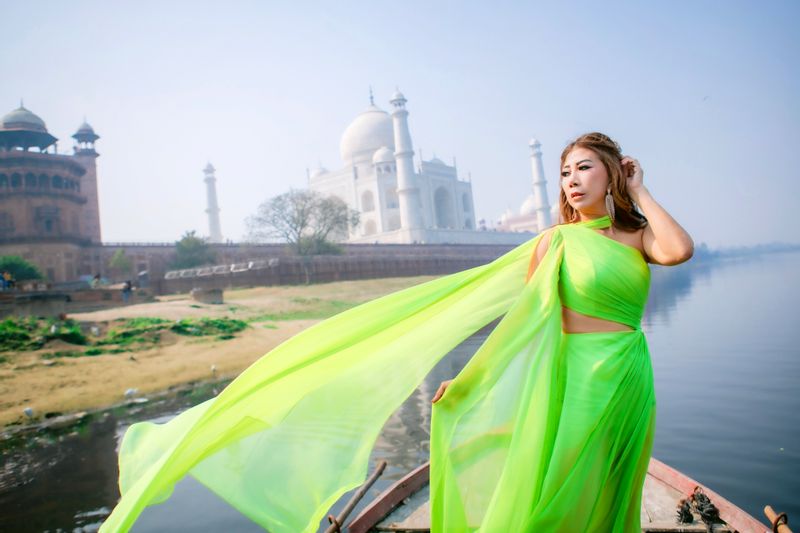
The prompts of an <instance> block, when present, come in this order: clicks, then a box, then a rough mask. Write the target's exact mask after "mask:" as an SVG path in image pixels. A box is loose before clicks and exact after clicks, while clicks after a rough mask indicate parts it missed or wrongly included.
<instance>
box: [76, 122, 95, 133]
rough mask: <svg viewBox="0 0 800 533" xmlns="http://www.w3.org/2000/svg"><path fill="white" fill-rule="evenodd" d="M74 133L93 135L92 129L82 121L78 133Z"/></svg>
mask: <svg viewBox="0 0 800 533" xmlns="http://www.w3.org/2000/svg"><path fill="white" fill-rule="evenodd" d="M75 133H94V128H93V127H92V126H90V125H89V123H88V122H86V121H85V120H84V121H83V124H81V126H80V127H79V128H78V131H76V132H75Z"/></svg>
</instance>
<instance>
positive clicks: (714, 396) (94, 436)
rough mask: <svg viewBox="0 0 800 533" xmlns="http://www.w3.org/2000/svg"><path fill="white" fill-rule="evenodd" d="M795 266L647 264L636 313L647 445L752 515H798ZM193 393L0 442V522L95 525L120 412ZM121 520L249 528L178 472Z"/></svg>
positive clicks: (423, 441) (403, 433) (109, 483)
mask: <svg viewBox="0 0 800 533" xmlns="http://www.w3.org/2000/svg"><path fill="white" fill-rule="evenodd" d="M798 270H800V254H775V255H767V256H763V257H760V258H759V257H751V258H745V259H739V260H729V261H725V262H714V263H706V264H690V265H686V266H681V267H677V268H671V269H655V270H654V273H653V287H652V291H651V299H650V304H649V306H648V311H647V314H646V317H645V324H644V328H645V332H646V334H647V337H648V341H649V343H650V351H651V355H652V358H653V366H654V371H655V377H656V393H657V401H658V415H657V416H658V421H657V433H656V442H655V449H654V452H653V455H654V456H655V457H657V458H659V459H661V460H662V461H664V462H666V463H667V464H669V465H671V466H673V467H675V468H677V469H678V470H680V471H682V472H684V473H686V474H687V475H689V476H691V477H693V478H695V479H697V480H698V481H700V482H702V483H704V484H706V485H708V486H709V487H711V488H713V489H714V490H716V491H717V492H719V493H721V494H722V495H724V496H725V497H726V498H728V499H729V500H731V501H732V502H734V503H735V504H737V505H739V506H740V507H742V508H744V509H745V510H746V511H748V512H749V513H750V514H752V515H753V516H755V517H756V518H759V519H761V518H762V510H761V509H762V508H763V506H764V505H766V504H771V505H772V506H773V507H774V508H776V509H778V510H781V511H786V512H788V513H789V515H790V516H791V517H792V518H795V520H796V519H798V518H800V501H799V498H798V496H797V495H800V446H799V445H798V444H799V442H798V441H800V439H799V438H798V437H800V425H798V418H799V417H798V413H800V394H798V386H797V383H798V381H799V380H800V348H798V347H799V346H800V321H798V320H797V316H798V313H797V310H796V306H797V305H798V302H800V282H798V279H797V276H796V272H798ZM488 333H489V330H488V329H486V330H484V331H482V332H479V333H478V334H476V335H475V336H473V337H471V338H470V339H468V340H467V341H465V342H464V343H463V344H462V345H460V346H459V347H458V348H457V349H456V350H454V352H453V353H452V354H451V355H450V356H448V357H447V358H445V359H444V360H443V361H442V362H441V363H440V364H439V365H438V366H437V367H436V368H435V369H434V370H433V372H432V373H431V375H430V376H429V377H428V378H427V379H426V381H425V382H424V383H423V384H422V385H421V386H420V388H419V389H418V390H417V391H416V392H415V393H414V394H413V395H412V396H411V397H410V398H409V399H408V400H407V401H406V402H405V403H404V404H403V406H402V407H401V408H400V409H399V410H398V411H397V412H396V413H395V414H394V415H393V416H392V418H391V419H390V420H389V421H388V423H387V424H386V427H385V428H384V431H383V434H382V436H381V438H380V439H379V441H378V443H377V445H376V447H375V450H374V452H373V464H374V462H375V461H376V460H377V459H383V458H385V459H387V460H388V461H389V467H388V468H387V470H386V472H385V473H384V475H383V476H382V478H381V479H380V480H379V481H378V483H377V484H376V485H375V486H374V487H373V489H371V491H370V493H369V494H368V496H367V498H369V496H373V495H376V494H377V493H378V492H379V491H381V490H383V489H384V488H386V487H387V486H388V485H389V484H390V483H391V482H393V481H394V480H396V479H398V478H399V477H400V476H402V475H403V474H404V473H405V472H407V471H408V470H410V469H412V468H413V467H415V466H417V465H418V464H420V463H421V462H423V461H425V460H427V456H428V437H429V433H428V428H429V425H430V403H429V400H430V398H431V396H432V395H433V392H434V391H435V390H436V387H437V386H438V384H439V382H440V381H442V380H444V379H448V378H450V377H452V376H453V375H455V374H456V373H457V372H458V370H459V369H460V368H461V366H463V364H464V363H465V362H466V361H467V360H468V359H469V357H470V356H471V355H472V354H473V353H474V352H475V350H476V349H477V348H478V346H480V344H481V343H482V342H483V340H484V339H485V338H486V336H487V335H488ZM200 398H201V396H196V397H194V398H179V399H176V400H172V401H168V402H164V403H163V404H162V405H153V406H149V407H148V410H147V411H144V412H141V413H139V414H138V415H134V416H133V417H131V416H126V417H125V418H117V417H115V416H114V415H110V416H108V417H106V418H104V419H102V420H101V421H98V422H96V423H93V424H91V425H89V426H87V427H85V428H82V429H81V430H80V431H79V432H77V434H74V435H68V436H65V437H63V438H62V440H61V441H60V442H59V443H58V444H57V445H46V444H44V443H43V444H41V445H33V446H31V447H30V448H29V449H27V450H23V451H19V452H14V453H9V454H6V456H5V457H3V460H2V465H0V531H21V532H24V531H58V530H63V531H94V530H96V529H97V527H99V523H100V522H101V521H102V519H103V517H104V516H106V515H107V513H108V512H109V511H110V509H111V508H112V507H113V505H114V503H115V501H116V499H117V497H118V493H117V488H116V477H117V470H116V453H115V450H116V446H117V443H118V440H119V438H120V437H121V435H122V434H123V433H124V431H125V429H126V428H127V426H128V425H129V424H130V423H131V421H133V420H137V419H142V418H150V419H156V420H167V419H169V418H170V417H171V416H173V415H174V413H175V412H178V411H180V410H182V409H184V408H185V407H186V406H188V405H190V404H192V403H193V402H196V401H199V399H200ZM351 516H354V515H351ZM134 531H136V532H156V531H207V532H212V531H214V532H216V531H231V532H236V531H242V532H245V531H261V529H260V528H259V527H258V526H256V525H254V524H253V523H251V522H250V521H249V520H247V519H246V518H244V517H242V516H241V515H239V514H238V513H237V512H236V511H234V510H232V509H231V508H229V507H228V506H227V504H225V503H224V502H222V501H221V500H220V499H218V498H217V497H215V496H213V495H212V494H211V493H209V492H208V491H207V490H206V489H205V488H204V487H203V486H201V485H199V484H198V483H196V482H193V481H191V480H184V481H182V482H181V483H179V485H178V486H177V487H176V490H175V493H174V494H173V497H172V498H171V499H170V500H169V501H168V502H167V503H165V504H163V505H159V506H155V507H151V508H148V509H147V510H146V511H145V512H144V514H143V515H142V517H141V518H140V520H139V522H138V523H137V525H136V527H135V528H134Z"/></svg>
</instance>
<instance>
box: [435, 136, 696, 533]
mask: <svg viewBox="0 0 800 533" xmlns="http://www.w3.org/2000/svg"><path fill="white" fill-rule="evenodd" d="M642 178H643V172H642V169H641V166H640V165H639V163H638V161H636V160H635V159H633V158H630V157H623V156H622V154H621V153H620V149H619V146H618V145H617V144H616V143H615V142H614V141H612V140H611V139H610V138H608V137H607V136H606V135H603V134H600V133H589V134H586V135H582V136H581V137H579V138H578V139H577V140H575V141H574V142H572V143H570V144H569V145H568V146H567V147H566V148H565V149H564V151H563V153H562V154H561V193H560V210H561V216H562V218H563V220H565V221H568V223H567V224H565V225H561V226H556V227H555V228H551V230H549V231H547V232H545V233H544V235H543V236H542V238H540V239H539V240H538V243H537V246H536V248H535V251H534V254H533V257H532V259H531V264H530V267H529V271H528V277H529V278H532V280H531V281H530V282H529V284H528V286H527V287H531V288H532V289H533V292H532V294H531V296H530V297H527V298H526V297H524V296H523V297H521V300H522V301H526V300H527V301H529V302H530V307H529V308H526V309H525V310H524V311H516V310H515V309H512V310H511V311H509V315H507V318H506V320H504V322H505V321H507V320H513V319H512V318H511V316H513V315H514V314H518V315H519V316H520V317H521V319H523V320H524V318H525V316H526V315H527V316H528V317H530V318H531V320H530V328H529V330H528V332H527V334H525V335H523V336H522V337H523V338H522V339H516V342H517V344H516V345H515V346H513V347H509V348H508V349H506V350H504V349H503V347H499V346H498V347H494V348H490V349H487V350H486V351H485V353H481V352H482V351H484V350H483V347H482V348H481V351H479V352H478V353H477V354H476V355H475V357H474V358H473V359H472V360H471V361H470V362H469V364H468V365H467V366H466V367H465V369H464V370H463V371H462V373H461V374H459V376H458V378H457V379H456V380H455V381H454V382H452V384H451V382H450V381H446V382H443V383H442V384H441V386H440V387H439V390H438V391H437V392H436V394H435V396H434V398H433V402H434V403H435V405H434V410H433V421H432V426H433V432H432V435H431V505H432V519H433V529H435V530H439V531H467V530H473V529H476V528H478V527H480V529H481V530H482V531H501V530H503V531H598V532H607V531H614V532H616V531H640V530H641V526H640V505H641V491H642V485H643V483H644V478H645V475H646V473H647V465H648V462H649V458H650V450H651V447H652V440H653V430H654V415H655V398H654V394H653V380H652V370H651V367H650V360H649V354H648V352H647V345H646V342H645V340H644V336H643V335H642V333H641V330H640V329H639V326H640V321H641V317H642V312H643V310H644V304H645V301H646V299H647V290H648V286H649V269H648V268H647V266H646V264H645V262H646V261H647V262H651V263H658V264H662V265H675V264H678V263H681V262H684V261H686V260H688V259H689V258H690V257H691V255H692V251H693V244H692V240H691V238H690V237H689V235H688V234H687V233H686V231H684V230H683V228H681V227H680V225H678V223H677V222H675V220H674V219H673V218H672V217H671V216H670V215H669V214H668V213H667V212H666V211H665V210H664V209H663V208H662V207H661V206H659V205H658V204H657V203H656V202H655V200H654V199H653V197H652V196H651V195H650V193H649V192H648V191H647V189H646V188H645V187H644V185H643V183H642ZM634 204H635V205H638V206H639V209H641V213H640V212H639V211H637V210H636V209H635V208H634ZM539 269H544V270H545V272H539ZM540 274H542V276H540ZM537 276H538V278H537ZM527 287H526V288H527ZM502 326H503V324H501V325H500V326H498V328H501V327H502ZM512 327H513V326H512ZM559 330H560V331H559ZM487 344H490V343H489V341H488V340H487ZM445 392H446V394H445Z"/></svg>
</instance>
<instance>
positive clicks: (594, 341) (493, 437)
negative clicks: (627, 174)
mask: <svg viewBox="0 0 800 533" xmlns="http://www.w3.org/2000/svg"><path fill="white" fill-rule="evenodd" d="M607 222H608V221H607V219H606V220H605V224H607ZM603 223H604V222H602V221H600V222H594V223H591V224H589V225H585V227H582V228H580V231H578V230H577V229H576V233H574V234H573V233H569V232H566V233H565V235H566V238H565V237H564V236H562V233H563V232H560V231H556V232H554V238H553V239H552V240H551V243H550V247H549V249H548V252H547V254H546V255H545V258H544V260H543V261H542V264H540V266H539V268H538V269H537V271H536V273H535V275H534V276H533V278H531V280H530V281H529V282H526V272H527V269H528V264H529V261H530V258H531V255H532V253H533V250H534V249H535V246H536V245H537V243H538V241H539V238H540V237H537V238H536V239H532V240H531V241H528V242H526V243H525V244H522V245H520V246H518V247H516V248H515V249H513V250H512V251H510V252H508V253H507V254H505V255H503V256H502V257H500V258H498V259H497V260H495V261H493V262H491V263H489V264H487V265H484V266H481V267H477V268H473V269H469V270H465V271H462V272H458V273H455V274H452V275H449V276H444V277H441V278H438V279H435V280H433V281H430V282H427V283H423V284H420V285H417V286H415V287H411V288H409V289H405V290H402V291H398V292H395V293H392V294H389V295H387V296H384V297H382V298H378V299H376V300H373V301H371V302H367V303H365V304H363V305H360V306H358V307H355V308H353V309H350V310H348V311H345V312H343V313H341V314H339V315H336V316H334V317H331V318H329V319H327V320H325V321H323V322H320V323H318V324H316V325H314V326H312V327H310V328H308V329H307V330H305V331H303V332H301V333H299V334H297V335H295V336H294V337H292V338H290V339H288V340H287V341H285V342H284V343H282V344H281V345H279V346H278V347H276V348H275V349H273V350H272V351H270V352H269V353H267V354H266V355H265V356H263V357H262V358H261V359H259V360H258V361H257V362H256V363H254V364H253V365H252V366H251V367H250V368H248V369H247V370H245V371H244V372H243V373H242V374H241V375H240V376H239V377H238V378H237V379H236V380H234V381H233V382H232V383H231V384H230V385H229V386H228V387H227V388H226V389H225V390H224V391H222V393H220V395H219V396H217V397H216V398H214V399H212V400H209V401H207V402H204V403H203V404H200V405H198V406H196V407H194V408H191V409H189V410H187V411H185V412H184V413H182V414H181V415H179V416H178V417H176V418H175V419H173V420H171V421H170V422H168V423H166V424H152V423H140V424H135V425H133V426H131V428H130V429H129V430H128V431H127V433H126V434H125V437H124V439H123V442H122V445H121V448H120V456H119V461H120V491H121V493H122V498H121V500H120V502H119V503H118V505H117V506H116V508H115V509H114V511H113V512H112V514H111V516H110V517H109V518H108V520H106V522H105V523H104V524H103V526H102V528H101V531H127V530H128V529H129V528H130V527H131V525H132V524H133V523H134V522H135V520H136V518H137V517H138V515H139V514H140V513H141V512H142V510H143V509H144V508H145V507H146V506H148V505H152V504H156V503H159V502H161V501H163V500H165V499H166V498H168V497H169V495H170V493H171V491H172V489H173V487H174V484H175V483H176V482H177V481H179V480H180V479H181V478H182V477H183V476H185V475H187V474H190V475H192V476H193V477H195V478H196V479H198V480H199V481H200V482H201V483H203V484H204V485H206V486H207V487H208V488H209V489H210V490H212V491H213V492H215V493H216V494H217V495H219V496H220V497H221V498H223V499H224V500H225V501H227V502H228V503H229V504H230V505H232V506H233V507H235V508H236V509H238V510H239V511H240V512H242V513H243V514H245V515H246V516H248V517H249V518H250V519H252V520H253V521H254V522H256V523H258V524H260V525H262V526H263V527H265V528H266V529H268V530H270V531H273V532H299V531H315V530H316V529H317V526H318V524H319V522H320V520H321V519H322V518H323V517H324V515H325V513H326V512H327V511H328V509H329V508H330V506H331V505H332V504H333V503H334V502H335V501H336V500H337V499H338V498H339V497H340V496H341V495H342V494H344V493H345V492H347V491H348V490H351V489H352V488H354V487H356V486H358V485H360V484H361V483H362V482H363V480H364V479H365V477H366V471H367V466H368V464H367V463H368V458H369V454H370V451H371V449H372V447H373V444H374V442H375V439H376V438H377V436H378V433H379V432H380V430H381V428H382V426H383V424H384V423H385V421H386V420H387V419H388V418H389V416H390V415H391V414H392V412H393V411H395V410H396V409H397V408H398V407H399V405H400V404H401V403H402V402H403V400H405V398H407V397H408V396H409V395H410V394H411V393H412V392H413V391H414V389H415V388H416V387H417V386H418V384H419V383H420V382H421V381H422V379H423V378H424V377H425V375H426V374H427V373H428V372H429V371H430V369H431V368H432V367H433V366H434V365H435V364H436V362H437V361H439V360H440V359H441V358H442V357H443V356H444V355H446V354H447V353H448V352H449V351H450V350H452V349H453V348H454V347H455V346H456V345H458V344H459V343H460V342H461V341H463V340H464V339H466V338H467V337H469V336H470V335H472V334H473V333H475V332H476V331H477V330H479V329H480V328H482V327H483V326H485V325H487V324H489V323H490V322H492V321H493V320H495V319H496V318H498V317H501V316H503V315H505V316H504V318H503V320H502V321H501V322H500V323H499V324H498V326H497V327H496V328H495V329H494V331H493V332H492V334H491V335H490V336H489V338H488V339H487V340H486V342H485V343H484V344H483V345H482V346H481V348H480V349H479V351H478V353H477V354H476V355H475V356H474V357H473V359H472V360H471V361H470V362H469V364H468V365H467V367H466V368H465V369H464V371H463V372H461V373H460V374H459V376H458V377H457V378H456V380H455V381H454V382H453V384H452V385H451V386H450V388H449V389H448V391H447V393H446V394H445V396H444V397H443V398H442V400H440V401H439V402H437V404H435V406H434V409H433V421H432V436H431V506H432V518H433V524H432V529H433V530H434V531H470V530H475V529H478V528H480V529H481V530H482V531H525V530H528V531H542V530H548V531H549V530H558V528H559V527H560V526H558V525H555V526H553V527H555V529H552V528H551V525H554V524H560V523H561V522H559V520H563V519H564V516H563V514H564V513H567V514H569V515H570V516H573V517H574V516H575V515H576V509H575V507H576V506H577V507H579V510H578V511H579V512H578V513H577V514H578V515H579V516H580V517H581V518H580V520H582V521H581V522H580V523H581V524H586V525H587V527H596V528H598V530H609V529H608V528H606V529H603V527H605V526H606V525H607V524H612V525H613V527H614V528H620V529H619V530H623V529H621V528H624V527H627V526H626V524H632V523H633V519H632V518H630V517H629V516H628V515H631V516H632V515H633V514H635V515H636V516H635V518H636V521H637V524H638V511H639V507H638V503H636V502H635V501H634V500H636V501H638V500H637V498H638V497H639V492H640V491H641V483H642V482H643V479H644V474H643V470H642V466H641V465H642V464H643V465H644V468H646V465H647V459H648V458H649V446H650V442H651V439H652V412H653V398H652V375H651V372H650V367H649V357H648V355H647V348H646V344H645V342H644V338H643V337H642V335H641V332H640V331H639V330H638V329H636V330H634V331H631V332H624V333H618V334H617V333H615V334H591V335H590V336H585V337H580V338H575V339H574V340H573V337H575V336H572V335H568V336H564V335H562V333H561V318H560V308H561V301H560V295H559V277H560V276H561V275H563V274H564V273H563V272H561V269H562V267H563V265H565V264H568V263H569V262H568V261H565V260H564V258H565V256H564V250H565V243H566V244H567V246H566V249H568V250H569V249H570V247H569V246H568V245H569V244H570V243H571V242H572V241H575V242H576V243H581V242H584V241H585V242H590V241H591V240H592V239H595V241H593V244H592V246H595V247H596V248H597V249H599V250H605V251H611V252H610V253H611V254H612V255H614V254H615V253H617V254H618V253H619V252H622V251H623V250H622V249H614V248H613V246H611V243H606V242H603V241H601V240H597V239H606V238H605V237H602V236H600V235H598V234H597V233H595V232H594V231H592V230H591V227H596V226H598V225H600V226H602V224H603ZM606 240H608V239H606ZM615 244H617V245H619V243H615ZM612 250H613V251H612ZM592 253H594V251H592ZM603 253H605V252H603ZM621 257H625V255H624V254H623V255H622V256H621ZM596 259H597V260H599V261H602V260H603V257H600V258H596ZM633 259H634V258H633V256H632V255H628V256H627V259H624V260H623V262H624V261H627V262H628V263H630V265H633ZM619 260H620V258H619V257H617V256H614V261H619ZM630 265H629V266H630ZM575 268H580V267H575ZM587 268H589V267H587ZM635 268H639V266H636V267H635ZM645 269H646V266H645ZM575 274H579V273H578V272H575ZM592 275H596V272H595V273H593V274H592ZM576 279H579V276H578V277H576ZM589 285H590V284H588V285H587V286H589ZM612 290H613V288H612ZM645 297H646V294H645ZM574 300H576V301H578V300H579V298H574ZM634 306H635V305H634ZM634 315H635V313H632V314H631V317H632V318H635V316H634ZM640 316H641V314H639V317H640ZM573 354H577V355H573ZM573 360H575V362H573ZM620 500H621V501H622V503H620ZM634 506H635V509H634V510H631V509H632V508H633V507H634ZM634 511H635V512H634ZM579 529H581V528H578V529H574V528H571V527H570V528H568V530H579ZM584 529H585V528H584Z"/></svg>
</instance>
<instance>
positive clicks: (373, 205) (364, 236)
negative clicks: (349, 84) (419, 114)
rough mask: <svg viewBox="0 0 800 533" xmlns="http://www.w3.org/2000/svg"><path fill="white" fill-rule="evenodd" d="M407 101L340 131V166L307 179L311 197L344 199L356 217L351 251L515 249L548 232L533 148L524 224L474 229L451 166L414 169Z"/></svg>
mask: <svg viewBox="0 0 800 533" xmlns="http://www.w3.org/2000/svg"><path fill="white" fill-rule="evenodd" d="M406 102H407V100H406V98H405V97H404V96H403V94H402V93H400V92H399V91H397V92H395V94H394V95H393V96H392V98H391V100H390V104H391V106H392V108H391V113H388V112H386V111H384V110H383V109H381V108H380V107H378V106H376V105H375V102H374V99H373V97H372V95H371V94H370V105H369V106H368V107H367V109H366V110H365V111H363V112H362V113H360V114H359V115H358V116H357V117H356V118H355V119H354V120H353V122H351V123H350V125H349V126H348V127H347V128H346V129H345V131H344V133H343V134H342V138H341V142H340V144H339V150H340V155H341V158H342V162H343V163H344V166H343V167H342V168H341V169H339V170H336V171H328V170H327V169H325V168H321V167H320V168H317V169H315V170H313V171H311V172H310V173H309V175H308V185H309V188H310V189H311V190H314V191H317V192H320V193H322V194H325V195H329V196H336V197H338V198H341V199H342V200H343V201H344V202H345V203H346V204H347V205H348V206H349V207H350V208H352V209H355V210H356V211H358V212H359V214H360V222H359V224H358V225H357V226H355V227H353V228H350V232H349V235H348V237H347V242H352V243H372V242H380V243H454V244H455V243H465V244H466V243H469V244H518V243H522V242H525V241H526V240H528V239H530V238H531V232H534V233H535V232H538V231H541V230H542V229H544V228H546V227H548V226H549V225H550V209H549V207H548V203H547V194H546V188H545V185H546V183H545V180H544V171H543V169H542V162H541V151H540V150H539V149H538V148H539V144H538V143H537V144H536V146H535V147H534V146H533V145H532V146H531V148H532V155H531V158H532V161H533V172H534V182H533V193H532V195H531V198H529V199H528V200H526V204H525V206H524V207H525V212H524V216H523V217H522V218H521V219H519V220H518V219H516V218H515V219H514V223H513V224H512V220H511V218H510V217H506V218H507V220H506V224H505V225H504V226H503V225H501V226H500V227H498V228H495V229H496V230H498V231H480V230H481V229H483V228H478V227H476V222H475V204H474V201H473V195H472V183H471V182H470V181H466V180H463V179H461V178H459V176H458V172H457V169H456V166H455V162H454V163H453V165H448V164H447V163H445V162H444V161H442V160H440V159H438V158H436V157H433V158H432V159H430V160H424V159H421V158H420V160H419V165H418V166H416V168H415V165H414V148H413V142H412V139H411V132H410V129H409V125H408V114H409V113H408V110H407V109H406Z"/></svg>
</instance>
